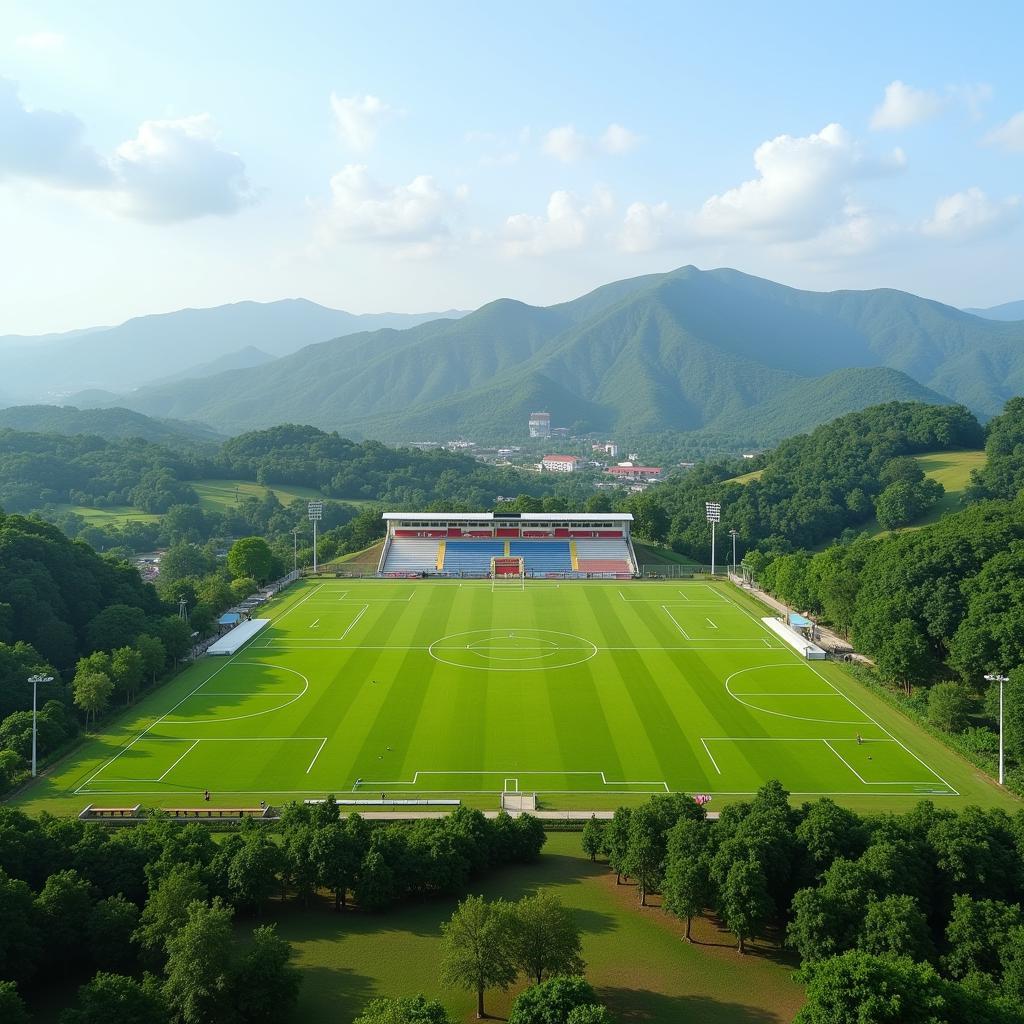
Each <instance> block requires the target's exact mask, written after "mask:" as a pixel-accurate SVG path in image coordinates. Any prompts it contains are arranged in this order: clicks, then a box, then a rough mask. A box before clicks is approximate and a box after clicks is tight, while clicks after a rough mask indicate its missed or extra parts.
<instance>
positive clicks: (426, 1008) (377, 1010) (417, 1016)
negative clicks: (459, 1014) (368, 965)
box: [352, 995, 452, 1024]
mask: <svg viewBox="0 0 1024 1024" xmlns="http://www.w3.org/2000/svg"><path fill="white" fill-rule="evenodd" d="M352 1024H452V1019H451V1017H449V1016H448V1011H447V1010H446V1009H445V1008H444V1007H443V1006H442V1005H441V1004H440V1003H439V1002H438V1001H437V1000H436V999H427V997H426V996H424V995H415V996H399V997H398V998H397V999H374V1000H373V1001H372V1002H371V1003H368V1004H367V1005H366V1007H365V1008H364V1009H363V1012H362V1013H361V1014H360V1015H359V1016H358V1017H356V1019H355V1020H354V1021H353V1022H352Z"/></svg>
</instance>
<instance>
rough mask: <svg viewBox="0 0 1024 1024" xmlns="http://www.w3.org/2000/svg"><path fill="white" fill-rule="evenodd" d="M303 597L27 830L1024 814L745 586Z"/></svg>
mask: <svg viewBox="0 0 1024 1024" xmlns="http://www.w3.org/2000/svg"><path fill="white" fill-rule="evenodd" d="M498 588H499V589H497V590H492V585H491V583H490V582H489V581H486V580H479V581H463V582H461V583H460V582H459V581H401V582H397V581H381V580H342V579H330V580H320V581H316V580H309V581H304V582H302V583H301V584H299V585H298V586H296V587H295V588H293V589H291V590H290V591H288V593H287V594H286V596H284V597H283V598H282V599H281V600H279V601H278V602H277V603H276V605H275V606H273V607H272V608H271V609H270V611H269V615H270V617H271V624H270V627H269V628H268V629H267V630H266V631H264V632H263V633H262V634H260V635H259V636H257V637H256V639H255V640H254V641H252V642H251V643H250V644H249V646H247V647H245V648H243V649H242V650H241V651H240V652H239V653H238V654H236V655H234V656H233V657H230V658H216V657H211V656H207V657H204V658H202V659H201V660H200V661H199V662H197V663H196V664H195V665H193V666H191V667H190V668H189V669H188V670H187V671H185V672H184V673H182V674H181V675H180V676H179V677H178V678H176V679H175V680H174V681H173V682H172V683H171V684H169V685H168V686H166V687H164V688H163V689H161V690H160V691H158V692H156V693H154V694H152V695H150V696H149V697H147V698H146V699H145V700H144V701H143V702H142V703H140V704H139V705H138V706H137V707H135V708H133V709H131V710H130V711H128V712H127V713H126V714H125V715H123V716H122V717H121V718H120V719H119V720H117V721H116V722H114V723H112V724H110V725H109V726H106V727H105V728H104V730H103V732H102V734H101V735H99V736H97V737H95V738H94V739H92V740H90V741H89V742H87V743H85V744H84V745H83V746H82V747H80V748H79V749H78V750H77V751H76V753H75V754H74V756H72V757H70V758H68V759H67V760H66V761H64V762H63V763H62V764H61V765H60V766H59V767H58V768H57V769H55V770H54V771H52V772H51V773H49V774H48V775H47V777H46V778H44V779H41V780H40V781H39V782H38V784H37V785H35V786H33V787H30V788H29V789H28V790H26V791H25V792H24V794H23V795H22V797H21V799H20V802H22V803H24V804H26V805H28V806H31V807H32V808H33V809H36V810H41V809H44V808H45V809H48V810H59V811H63V812H69V811H77V810H80V809H81V807H82V806H84V805H85V804H86V803H94V804H101V805H102V804H110V803H114V804H124V803H129V804H134V803H144V804H155V805H164V806H168V805H170V806H193V805H194V804H195V803H196V802H197V801H201V799H202V792H203V790H204V789H207V788H208V789H210V790H211V791H212V793H213V800H214V802H215V803H217V804H220V805H224V806H237V805H239V804H240V803H241V804H243V805H246V806H251V805H253V804H255V803H256V802H257V801H258V800H260V799H264V800H266V801H267V802H268V803H274V804H280V803H282V802H285V801H288V800H291V799H301V798H304V797H319V796H323V795H325V794H327V793H336V794H338V795H339V796H340V797H343V798H345V799H348V800H366V799H369V800H373V801H378V800H379V799H380V795H381V794H382V793H385V794H387V796H388V798H391V799H394V798H397V797H402V798H409V797H413V798H431V799H436V798H441V799H458V800H462V801H464V802H465V803H467V804H470V805H473V806H479V807H483V808H491V809H495V808H497V807H498V805H499V795H500V793H501V792H502V791H519V792H525V793H536V794H537V795H538V799H539V803H540V806H541V807H546V808H569V807H575V808H583V809H599V808H611V807H615V806H616V805H618V804H620V803H623V802H636V801H638V800H643V799H646V797H647V796H648V795H650V794H651V793H663V792H669V791H683V792H691V793H692V792H704V793H709V794H712V796H713V799H714V802H713V806H718V805H720V804H722V803H723V802H727V801H729V800H733V799H736V798H742V797H746V796H749V795H750V794H752V793H753V792H754V791H755V790H756V789H757V788H758V786H760V785H761V784H762V783H763V782H764V781H765V780H767V779H769V778H778V779H780V780H781V782H782V784H783V785H784V786H786V787H787V788H788V789H790V790H791V791H792V792H793V794H794V799H797V800H802V799H807V798H813V797H817V796H824V795H829V796H833V797H835V798H836V799H837V800H840V801H843V802H845V803H847V804H849V805H850V806H853V807H856V808H858V809H861V810H866V809H870V810H882V809H902V808H906V807H909V806H911V805H912V804H913V803H915V802H916V801H917V800H919V799H922V798H925V797H927V798H929V799H934V800H936V801H938V802H940V803H943V804H945V803H950V804H957V805H959V804H963V803H967V802H969V803H978V804H992V803H1013V804H1014V805H1016V801H1014V800H1012V798H1010V797H1009V796H1007V795H1006V794H1004V793H1002V792H1001V791H999V790H997V789H996V788H995V787H994V786H993V785H991V784H990V783H989V782H988V780H986V779H984V778H983V777H982V776H980V774H979V773H978V772H977V771H976V770H975V769H973V768H972V767H970V766H969V765H967V764H966V763H965V762H963V761H962V760H961V759H959V758H958V757H957V756H956V755H954V754H952V753H951V752H950V751H949V750H948V749H947V748H945V747H944V746H943V745H942V744H940V743H938V742H936V741H935V740H932V739H931V738H930V737H928V736H927V735H926V734H924V733H923V732H921V731H920V730H919V729H917V728H916V727H915V726H914V725H912V724H911V723H910V722H908V721H906V720H905V719H903V718H902V716H900V715H899V714H898V713H897V712H895V711H893V710H891V709H889V708H888V707H886V706H885V705H883V704H882V703H881V702H880V701H879V700H878V699H877V698H875V697H874V696H873V695H871V694H870V693H868V692H866V691H865V690H864V689H863V688H862V687H861V686H860V685H859V684H858V683H856V682H855V681H854V680H853V679H852V678H851V677H849V676H848V675H847V674H846V673H845V672H844V671H843V670H842V668H841V667H840V666H839V665H837V664H834V663H821V662H817V663H811V662H807V661H805V660H804V659H803V658H802V657H800V656H799V655H797V654H796V653H795V652H794V651H793V650H792V649H791V648H789V647H788V646H785V645H783V644H782V643H781V641H780V640H779V639H778V638H777V637H776V636H775V635H774V634H772V633H771V632H770V631H769V630H768V629H767V628H766V627H765V626H764V625H763V623H762V622H761V621H760V618H759V616H760V615H762V614H764V610H763V609H759V608H758V607H757V606H756V605H755V604H754V603H753V602H752V601H750V600H749V599H748V598H747V597H746V595H745V594H743V593H742V592H740V591H739V590H737V589H736V588H735V587H733V586H732V585H731V584H726V583H722V582H713V583H708V582H702V581H700V580H699V579H693V580H687V581H681V580H675V581H672V582H608V581H592V582H582V581H574V582H568V583H566V582H561V583H554V582H547V581H535V582H530V583H528V584H527V585H526V588H525V589H522V587H519V588H518V589H517V588H516V587H515V586H514V585H512V584H507V583H506V584H498Z"/></svg>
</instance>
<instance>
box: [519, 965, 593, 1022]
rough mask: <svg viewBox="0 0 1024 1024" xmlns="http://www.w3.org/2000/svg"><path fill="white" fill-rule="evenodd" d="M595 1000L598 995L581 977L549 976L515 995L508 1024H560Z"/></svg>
mask: <svg viewBox="0 0 1024 1024" xmlns="http://www.w3.org/2000/svg"><path fill="white" fill-rule="evenodd" d="M595 1003H597V995H596V994H595V992H594V990H593V989H592V988H591V987H590V986H589V985H588V984H587V983H586V982H585V981H584V980H583V979H582V978H578V977H570V978H562V977H555V978H548V980H547V981H543V982H541V983H540V984H539V985H531V986H530V987H529V988H528V989H526V991H525V992H521V993H520V994H519V995H518V996H517V997H516V1000H515V1002H514V1003H513V1004H512V1012H511V1013H510V1014H509V1015H508V1024H563V1022H565V1021H566V1019H567V1018H568V1016H569V1014H570V1013H572V1011H573V1010H575V1009H576V1008H577V1007H580V1006H593V1005H594V1004H595Z"/></svg>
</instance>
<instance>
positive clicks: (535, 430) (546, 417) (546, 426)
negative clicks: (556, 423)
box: [530, 412, 551, 437]
mask: <svg viewBox="0 0 1024 1024" xmlns="http://www.w3.org/2000/svg"><path fill="white" fill-rule="evenodd" d="M550 436H551V413H549V412H531V413H530V437H550Z"/></svg>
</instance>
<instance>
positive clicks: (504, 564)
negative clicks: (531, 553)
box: [491, 555, 526, 590]
mask: <svg viewBox="0 0 1024 1024" xmlns="http://www.w3.org/2000/svg"><path fill="white" fill-rule="evenodd" d="M525 580H526V562H525V560H524V559H523V558H522V557H521V556H520V555H498V556H497V557H495V558H492V559H491V590H497V589H498V588H499V587H510V586H511V587H515V588H516V589H523V588H525V586H526V583H525Z"/></svg>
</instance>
